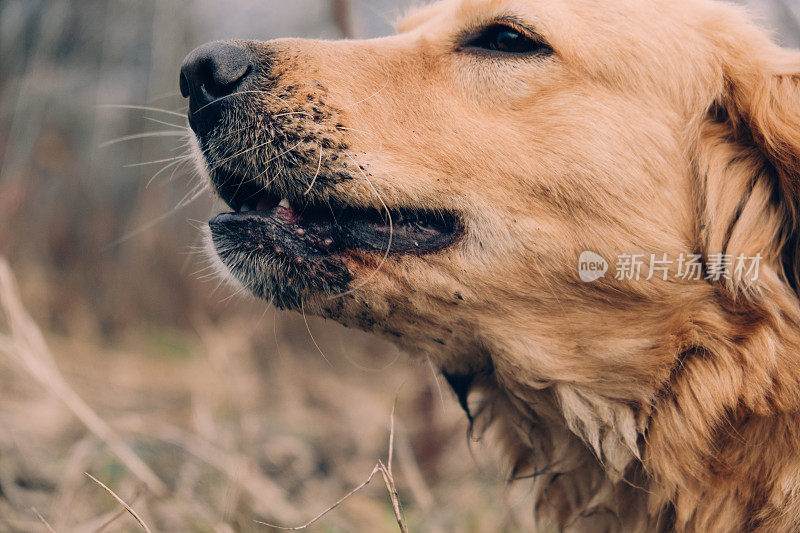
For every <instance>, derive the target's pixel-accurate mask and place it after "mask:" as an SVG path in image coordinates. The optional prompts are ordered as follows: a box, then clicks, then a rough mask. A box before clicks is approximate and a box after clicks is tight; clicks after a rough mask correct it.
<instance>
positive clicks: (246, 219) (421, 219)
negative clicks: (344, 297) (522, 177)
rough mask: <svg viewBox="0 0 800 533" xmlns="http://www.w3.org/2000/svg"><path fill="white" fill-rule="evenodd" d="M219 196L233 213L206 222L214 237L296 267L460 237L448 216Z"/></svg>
mask: <svg viewBox="0 0 800 533" xmlns="http://www.w3.org/2000/svg"><path fill="white" fill-rule="evenodd" d="M218 192H219V193H220V196H221V197H222V198H223V200H225V202H226V203H227V204H228V205H229V206H230V207H231V209H233V212H230V213H223V214H220V215H217V216H215V217H214V218H213V219H212V220H211V221H210V223H209V224H210V226H211V230H212V234H213V235H225V236H226V237H228V238H229V237H230V236H231V235H237V236H238V239H237V241H238V243H239V246H241V247H242V248H243V249H242V250H241V251H246V252H251V253H260V254H266V255H273V256H276V257H282V258H285V259H287V260H291V261H293V262H294V263H295V264H296V265H298V266H299V265H301V264H303V263H304V262H305V261H313V260H314V259H315V258H320V257H326V256H332V255H341V254H343V253H344V252H347V251H365V252H378V253H384V254H416V255H423V254H429V253H433V252H436V251H439V250H442V249H443V248H446V247H447V246H449V245H451V244H453V243H454V242H455V241H456V239H457V238H458V237H459V235H460V234H461V224H460V223H459V220H458V218H457V217H456V216H455V215H452V214H448V213H433V212H429V211H426V210H424V209H383V210H380V209H376V208H371V207H370V208H360V207H357V206H352V205H348V204H346V203H339V202H336V201H332V202H328V203H325V204H315V203H313V201H308V202H306V201H302V202H296V201H289V200H288V199H286V198H282V197H281V196H279V195H277V194H276V193H271V192H269V191H264V190H261V191H258V190H249V191H248V190H242V189H241V188H236V189H235V190H231V189H229V188H225V187H218Z"/></svg>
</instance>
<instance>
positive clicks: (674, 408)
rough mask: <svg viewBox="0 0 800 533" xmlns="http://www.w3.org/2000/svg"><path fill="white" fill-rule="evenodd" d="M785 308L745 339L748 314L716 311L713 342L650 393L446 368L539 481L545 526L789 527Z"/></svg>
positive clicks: (794, 513)
mask: <svg viewBox="0 0 800 533" xmlns="http://www.w3.org/2000/svg"><path fill="white" fill-rule="evenodd" d="M787 303H791V302H787ZM786 316H787V315H786V314H785V313H779V312H777V307H776V312H775V313H760V314H759V316H757V317H755V318H754V315H752V314H751V315H749V320H751V319H752V322H753V324H751V327H749V328H747V331H748V334H747V336H746V338H743V337H742V338H738V339H737V340H736V341H735V342H734V341H731V337H730V336H729V335H728V334H729V333H730V332H731V331H740V332H741V331H743V328H742V324H741V323H731V322H730V321H729V322H724V321H718V320H720V317H711V316H709V317H708V319H709V321H710V323H709V327H708V328H707V329H706V331H704V332H703V337H704V340H705V342H704V343H703V344H698V345H695V346H691V347H689V348H687V349H684V350H683V351H681V352H680V353H679V354H677V355H676V356H674V357H673V359H674V360H675V363H674V368H673V370H672V372H671V373H670V377H669V379H668V380H667V381H666V382H664V383H662V384H661V386H660V387H657V388H654V389H653V390H652V391H651V392H650V394H649V400H648V401H646V402H626V401H621V400H619V399H612V398H609V397H606V396H603V395H600V394H597V393H596V392H594V391H592V390H591V389H589V388H587V387H582V386H576V385H573V384H564V383H541V384H536V385H531V383H530V382H529V381H528V382H522V380H520V379H518V377H516V376H515V374H514V373H513V372H508V373H504V372H503V371H502V369H501V368H495V366H494V365H493V364H492V365H487V366H486V367H485V368H483V369H481V370H479V371H471V372H460V373H452V372H447V371H445V372H444V375H445V377H446V378H447V381H448V383H449V384H450V385H451V387H452V388H453V390H454V391H455V392H456V395H457V396H458V399H459V402H460V403H461V405H462V407H463V408H464V409H465V411H466V412H467V416H468V418H469V420H470V424H471V428H472V429H473V431H476V432H485V431H487V430H489V429H490V428H491V430H492V432H493V433H494V435H495V436H496V437H497V438H498V439H499V442H500V443H502V446H503V448H504V452H505V455H506V457H508V458H509V460H510V463H511V465H510V466H511V468H510V470H511V476H510V478H511V480H512V481H514V480H524V479H530V480H532V482H533V493H534V496H535V510H536V517H537V521H538V522H539V525H540V527H541V528H542V530H548V528H553V527H555V528H556V529H557V530H560V531H595V530H601V531H626V532H628V531H642V532H645V531H647V532H650V531H670V530H679V531H709V530H717V529H719V527H718V526H719V524H723V523H724V524H726V525H729V524H738V525H739V527H740V528H741V529H740V530H753V529H758V528H764V527H766V526H765V525H769V528H768V529H767V530H771V531H789V530H792V529H793V528H794V527H795V525H796V524H797V523H800V501H798V500H797V499H796V498H794V497H793V496H792V495H793V494H795V492H796V490H798V489H800V482H798V481H797V479H798V473H800V466H798V465H800V454H798V450H796V449H795V446H794V445H793V443H794V442H797V439H798V437H797V436H796V433H798V432H799V431H800V430H797V429H796V428H797V427H798V422H800V420H799V419H800V417H798V416H797V413H798V409H797V406H798V405H800V379H798V376H800V368H797V366H798V363H796V362H795V363H792V362H791V361H792V360H793V359H794V358H795V354H797V353H800V335H798V333H797V331H798V328H796V327H794V326H792V324H793V322H792V321H791V320H788V319H787V318H786ZM728 318H730V317H728ZM711 323H714V326H713V327H711ZM720 324H726V326H725V327H722V326H720ZM727 329H730V330H731V331H727ZM779 339H782V341H781V342H779ZM472 392H475V393H478V392H479V393H480V397H481V400H480V401H478V402H472V401H468V398H469V399H470V400H471V399H472V398H471V397H470V393H472ZM720 520H722V521H720Z"/></svg>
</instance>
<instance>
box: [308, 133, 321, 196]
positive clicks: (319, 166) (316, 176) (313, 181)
mask: <svg viewBox="0 0 800 533" xmlns="http://www.w3.org/2000/svg"><path fill="white" fill-rule="evenodd" d="M320 170H322V143H320V144H319V164H318V165H317V173H316V174H314V178H313V179H312V180H311V183H310V184H309V186H308V190H307V191H306V192H305V194H306V195H308V193H310V192H311V189H313V188H314V183H316V181H317V178H318V177H319V173H320Z"/></svg>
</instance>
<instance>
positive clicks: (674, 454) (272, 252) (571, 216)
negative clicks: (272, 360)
mask: <svg viewBox="0 0 800 533" xmlns="http://www.w3.org/2000/svg"><path fill="white" fill-rule="evenodd" d="M398 30H399V31H398V34H397V35H394V36H391V37H386V38H380V39H373V40H364V41H356V40H350V41H336V42H328V41H313V40H299V39H281V40H276V41H270V42H250V41H228V42H215V43H209V44H206V45H204V46H202V47H200V48H198V49H197V50H195V51H194V52H192V53H191V54H190V55H189V56H188V57H187V59H186V61H185V63H184V65H183V67H182V71H181V79H180V81H181V90H182V92H183V94H184V96H187V97H189V98H190V109H189V123H190V126H191V129H192V130H193V132H194V139H195V140H196V146H195V149H196V153H197V155H198V161H199V162H200V166H201V168H202V169H203V171H204V172H205V173H207V175H208V178H209V179H210V181H211V183H213V186H214V187H215V189H216V191H217V192H218V193H219V196H220V197H221V198H222V199H223V200H224V201H225V202H226V203H227V204H228V205H229V206H230V208H231V211H232V212H230V213H223V214H219V215H217V216H215V217H214V218H213V219H212V220H211V222H210V232H209V237H210V239H209V241H210V243H211V246H212V247H213V252H214V257H215V258H216V259H215V261H217V263H218V265H219V267H220V269H221V270H222V271H224V272H225V275H226V276H228V277H229V278H231V279H232V280H234V281H235V282H236V283H238V284H239V285H240V286H241V287H243V288H246V289H247V290H249V291H251V292H252V293H253V294H255V295H257V296H259V297H263V298H265V299H267V300H269V301H271V302H273V303H274V304H275V305H277V306H278V307H280V308H285V309H292V310H297V311H300V310H302V311H304V312H305V313H310V314H314V315H319V316H322V317H327V318H330V319H333V320H336V321H338V322H340V323H342V324H344V325H347V326H351V327H355V328H360V329H362V330H367V331H371V332H375V333H376V334H380V335H383V336H385V337H388V338H389V339H392V340H393V341H394V342H395V343H397V344H398V345H400V346H402V347H403V348H405V349H407V350H408V351H409V352H410V353H412V354H416V355H417V356H419V357H429V358H430V359H431V360H432V361H433V362H434V363H435V364H436V365H437V367H438V368H441V370H442V372H443V373H444V375H445V376H446V377H447V380H448V381H449V383H450V384H451V385H452V386H453V388H454V390H455V392H456V393H457V395H458V398H459V400H460V401H461V403H462V405H463V406H464V407H465V408H466V409H467V412H468V415H469V416H470V418H471V420H472V422H473V425H474V429H475V430H476V431H483V430H487V429H489V428H491V429H492V430H495V431H496V433H497V437H498V438H499V442H500V443H502V446H503V447H504V450H505V453H506V455H507V457H508V458H509V460H510V462H511V467H512V474H511V476H512V478H513V479H522V478H527V479H531V480H533V483H534V491H533V498H534V500H535V501H534V512H535V513H536V517H537V520H538V522H539V524H540V525H541V530H542V531H553V530H558V531H578V532H593V531H623V532H632V531H698V532H707V531H715V532H716V531H724V532H727V531H731V532H733V531H736V532H738V531H765V532H789V531H800V299H799V298H798V293H797V290H798V284H799V283H800V242H799V241H800V53H798V52H793V51H789V50H785V49H781V48H779V47H778V46H777V45H774V44H773V43H772V42H771V41H770V39H769V37H768V36H767V35H766V34H765V32H763V31H762V30H760V29H758V28H756V27H755V26H754V25H753V24H752V23H751V22H749V21H748V17H747V15H746V14H745V13H743V12H742V11H741V10H740V9H739V8H737V7H734V6H731V5H728V4H724V3H719V2H715V1H712V0H605V1H598V0H444V1H442V2H439V3H435V4H432V5H430V6H427V7H423V8H421V9H419V10H417V11H415V12H413V13H412V14H410V15H409V16H408V17H407V18H406V19H405V20H404V21H403V22H402V23H401V24H400V25H399V28H398ZM745 259H749V263H748V265H747V269H746V270H745V269H743V268H740V267H741V266H742V265H741V263H742V261H744V260H745ZM632 267H635V268H632ZM690 267H693V268H692V269H690ZM692 270H693V271H694V273H692ZM640 271H641V275H639V274H640ZM587 274H588V275H587ZM687 274H688V275H687Z"/></svg>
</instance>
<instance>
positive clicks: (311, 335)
mask: <svg viewBox="0 0 800 533" xmlns="http://www.w3.org/2000/svg"><path fill="white" fill-rule="evenodd" d="M300 312H301V313H302V315H303V322H305V323H306V331H308V336H309V337H311V342H313V343H314V346H316V347H317V351H318V352H319V354H320V355H321V356H322V358H323V359H325V362H326V363H328V365H329V366H330V367H331V368H333V363H331V360H330V359H328V356H327V355H325V352H323V351H322V348H320V347H319V344H317V339H315V338H314V334H313V333H311V326H309V325H308V318H306V308H305V306H304V305H303V303H302V302H300Z"/></svg>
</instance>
